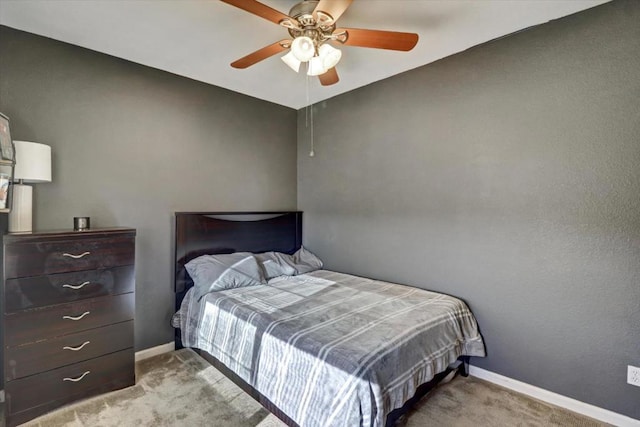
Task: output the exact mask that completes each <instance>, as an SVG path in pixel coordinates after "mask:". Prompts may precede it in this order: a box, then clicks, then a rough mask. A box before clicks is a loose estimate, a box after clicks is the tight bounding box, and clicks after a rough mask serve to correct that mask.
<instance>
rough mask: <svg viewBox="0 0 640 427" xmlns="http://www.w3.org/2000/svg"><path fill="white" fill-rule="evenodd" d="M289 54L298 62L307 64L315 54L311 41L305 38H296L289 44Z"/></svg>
mask: <svg viewBox="0 0 640 427" xmlns="http://www.w3.org/2000/svg"><path fill="white" fill-rule="evenodd" d="M291 52H292V53H293V56H295V57H296V59H298V61H300V62H307V61H308V60H310V59H311V58H313V55H315V53H316V48H315V46H314V45H313V40H311V38H310V37H307V36H301V37H296V38H295V39H293V42H292V43H291Z"/></svg>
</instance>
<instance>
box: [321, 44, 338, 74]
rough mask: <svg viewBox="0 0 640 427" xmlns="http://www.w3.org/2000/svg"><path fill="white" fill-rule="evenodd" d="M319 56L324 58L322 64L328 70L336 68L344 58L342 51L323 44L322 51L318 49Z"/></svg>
mask: <svg viewBox="0 0 640 427" xmlns="http://www.w3.org/2000/svg"><path fill="white" fill-rule="evenodd" d="M318 56H319V57H320V58H322V64H323V65H324V68H326V69H327V70H328V69H330V68H333V67H335V66H336V65H337V64H338V62H340V58H342V51H341V50H340V49H336V48H335V47H333V46H331V45H329V44H323V45H322V46H320V49H318Z"/></svg>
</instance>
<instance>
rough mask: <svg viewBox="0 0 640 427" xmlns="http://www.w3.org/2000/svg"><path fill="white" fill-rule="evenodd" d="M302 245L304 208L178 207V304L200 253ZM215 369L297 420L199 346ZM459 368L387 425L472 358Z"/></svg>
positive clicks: (392, 419)
mask: <svg viewBox="0 0 640 427" xmlns="http://www.w3.org/2000/svg"><path fill="white" fill-rule="evenodd" d="M301 246H302V212H299V211H286V212H176V214H175V245H174V255H175V256H174V260H175V272H174V273H175V274H174V278H175V293H176V299H175V308H176V311H177V310H179V309H180V305H181V303H182V300H183V299H184V296H185V294H186V292H187V291H188V290H189V288H191V287H192V286H193V281H192V280H191V278H190V277H189V275H188V274H187V272H186V270H185V268H184V266H185V264H186V263H187V262H189V261H191V260H192V259H194V258H197V257H198V256H201V255H205V254H228V253H232V252H253V253H261V252H268V251H277V252H283V253H288V254H293V253H294V252H295V251H297V250H298V249H299V248H300V247H301ZM175 345H176V349H179V348H183V345H182V339H181V336H180V330H179V329H176V332H175ZM194 350H195V351H196V352H197V353H198V354H200V355H201V356H202V357H203V358H204V359H205V360H207V361H208V362H209V363H211V364H212V365H213V366H214V367H215V368H216V369H218V370H219V371H220V372H222V373H223V374H224V375H225V376H227V377H228V378H230V379H231V380H232V381H233V382H234V383H236V384H237V385H238V386H239V387H240V388H242V389H243V390H244V391H245V392H247V393H248V394H249V395H251V396H252V397H253V398H254V399H256V400H257V401H258V402H260V404H261V405H262V406H264V407H265V408H266V409H267V410H269V411H270V412H271V413H273V414H274V415H276V416H277V417H278V418H280V419H281V420H282V421H283V422H284V423H286V424H287V425H289V426H292V427H297V424H296V423H295V422H294V421H293V420H291V419H290V418H289V417H288V416H287V415H286V414H285V413H283V412H282V411H281V410H280V409H279V408H278V407H277V406H275V405H274V404H273V403H272V402H271V401H269V399H267V398H266V397H265V396H263V395H262V394H260V393H259V392H258V391H257V390H256V389H254V388H253V387H251V386H250V385H249V384H247V383H246V382H245V381H244V380H242V379H241V378H240V377H239V376H238V375H236V374H235V373H234V372H233V371H231V370H230V369H229V368H227V367H226V366H225V365H224V364H222V362H220V361H219V360H218V359H216V358H215V357H213V356H212V355H211V354H209V353H207V352H206V351H204V350H200V349H194ZM460 360H461V362H462V363H460V364H459V366H458V367H456V368H448V369H447V370H446V371H444V372H441V373H439V374H437V375H436V376H435V377H434V378H433V379H432V380H431V381H429V382H428V383H425V384H422V385H421V386H420V387H418V389H417V391H416V393H415V395H414V396H413V397H412V398H411V399H409V400H408V401H407V402H406V403H405V404H404V406H403V407H402V408H398V409H395V410H393V411H392V412H391V413H389V415H388V416H387V422H386V426H387V427H392V426H394V425H395V423H396V421H397V420H398V419H399V418H400V417H401V416H402V415H403V414H405V413H407V412H408V411H409V410H410V409H411V407H412V406H413V405H414V404H415V403H416V402H417V401H418V400H420V399H421V398H422V397H423V396H424V395H426V394H427V393H428V392H429V391H430V390H431V389H433V388H434V387H435V386H436V385H437V384H438V383H439V382H440V381H442V379H443V378H444V377H446V376H447V375H449V374H450V373H451V372H452V371H454V370H458V372H459V373H460V374H461V375H463V376H467V375H468V369H467V367H468V361H469V358H468V357H461V358H460Z"/></svg>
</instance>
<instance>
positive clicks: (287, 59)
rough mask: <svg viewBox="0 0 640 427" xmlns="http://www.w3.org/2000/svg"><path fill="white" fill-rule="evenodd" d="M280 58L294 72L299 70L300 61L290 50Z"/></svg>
mask: <svg viewBox="0 0 640 427" xmlns="http://www.w3.org/2000/svg"><path fill="white" fill-rule="evenodd" d="M280 59H282V61H283V62H284V63H285V64H287V65H288V66H289V67H291V69H292V70H293V71H295V72H296V73H297V72H298V71H300V61H298V58H296V57H295V55H294V54H293V52H292V51H289V53H287V54H286V55H285V56H283V57H282V58H280Z"/></svg>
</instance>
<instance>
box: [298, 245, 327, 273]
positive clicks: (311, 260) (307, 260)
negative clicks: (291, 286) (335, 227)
mask: <svg viewBox="0 0 640 427" xmlns="http://www.w3.org/2000/svg"><path fill="white" fill-rule="evenodd" d="M293 262H294V263H295V269H296V274H304V273H309V272H311V271H315V270H320V269H321V268H322V261H321V260H320V258H318V257H317V256H315V254H313V253H312V252H309V251H308V250H306V249H305V248H304V247H301V248H300V249H298V251H297V252H296V253H295V254H293Z"/></svg>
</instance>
